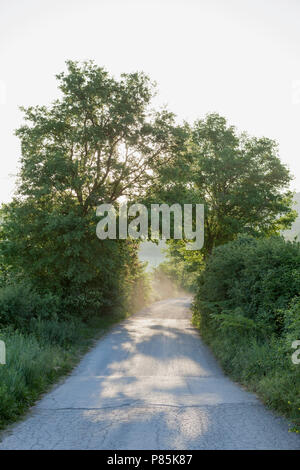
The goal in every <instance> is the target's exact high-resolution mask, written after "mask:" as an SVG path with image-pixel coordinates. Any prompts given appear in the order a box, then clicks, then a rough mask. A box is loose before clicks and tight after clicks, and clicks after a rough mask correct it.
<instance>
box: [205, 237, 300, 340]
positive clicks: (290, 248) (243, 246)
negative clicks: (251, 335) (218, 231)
mask: <svg viewBox="0 0 300 470" xmlns="http://www.w3.org/2000/svg"><path fill="white" fill-rule="evenodd" d="M299 266H300V245H299V243H293V242H285V241H284V239H283V238H281V237H272V238H269V239H267V238H262V239H258V240H257V239H254V238H251V237H240V238H238V239H237V240H236V241H234V242H230V243H228V244H225V245H223V246H220V247H217V248H215V249H214V251H213V255H212V256H211V257H210V258H209V259H208V262H207V265H206V268H205V270H204V271H203V272H202V273H201V275H200V277H199V285H198V290H197V297H196V305H197V306H198V308H199V311H200V310H201V312H202V313H201V317H202V320H201V321H202V325H203V327H205V325H206V324H207V325H209V324H210V322H213V323H214V324H215V322H216V320H215V319H216V318H217V317H216V315H217V314H221V313H224V312H231V314H236V312H237V309H238V311H239V313H240V312H242V315H244V316H245V317H247V318H251V319H253V320H255V322H259V324H260V326H261V331H262V332H263V334H265V332H266V331H272V332H274V333H281V331H282V329H283V313H282V312H283V309H285V308H287V306H288V305H289V303H290V301H291V299H292V298H293V297H294V296H296V295H297V294H298V293H299V292H300V269H299ZM211 313H214V320H212V317H211Z"/></svg>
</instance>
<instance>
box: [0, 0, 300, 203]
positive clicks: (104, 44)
mask: <svg viewBox="0 0 300 470" xmlns="http://www.w3.org/2000/svg"><path fill="white" fill-rule="evenodd" d="M0 58H1V61H0V124H1V125H0V142H1V156H0V203H2V202H8V201H9V200H10V199H11V197H12V194H13V189H14V184H15V178H16V174H17V171H18V161H19V158H20V146H19V142H18V139H17V138H16V137H15V136H14V130H15V129H16V128H18V127H19V126H20V125H21V124H22V113H21V111H20V110H19V108H18V107H19V106H21V105H22V106H29V105H37V104H38V105H42V104H50V103H51V101H53V100H54V99H55V98H56V97H57V96H58V91H57V82H56V79H55V75H56V74H57V73H60V72H61V71H63V70H65V61H66V60H69V59H71V60H78V61H82V60H90V59H92V60H94V61H95V62H96V63H97V64H98V65H99V66H103V67H105V68H106V69H107V70H108V71H109V72H110V73H112V74H113V75H114V76H116V77H118V75H119V74H120V73H122V72H134V71H144V72H145V73H147V74H148V75H149V76H150V77H151V79H152V80H155V81H156V82H157V86H158V91H159V95H158V97H157V98H156V103H155V104H156V105H157V106H160V105H165V104H166V105H168V107H169V108H170V110H172V111H173V112H175V113H176V115H177V116H178V120H179V122H180V121H183V120H187V121H189V122H191V123H192V122H193V121H194V120H195V119H197V118H203V117H204V116H205V114H206V113H209V112H218V113H220V114H221V115H223V116H225V117H226V118H227V119H228V122H229V123H230V124H232V125H235V126H236V127H237V129H238V130H240V131H247V132H248V133H249V134H251V135H256V136H258V137H260V136H266V137H269V138H272V139H275V140H276V141H277V142H278V144H279V151H280V157H281V159H282V161H283V162H284V163H285V164H287V165H288V167H289V168H290V170H291V172H292V174H293V175H294V176H295V179H294V181H293V183H292V186H291V187H292V189H293V190H296V191H300V139H299V124H300V1H299V0H264V1H261V0H159V1H158V0H51V1H49V0H43V1H40V0H0Z"/></svg>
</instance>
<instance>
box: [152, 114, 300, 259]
mask: <svg viewBox="0 0 300 470" xmlns="http://www.w3.org/2000/svg"><path fill="white" fill-rule="evenodd" d="M185 131H186V133H187V135H188V137H187V140H186V149H185V151H184V152H183V151H181V152H180V153H179V154H178V160H177V164H176V165H174V164H172V165H166V167H164V168H158V170H157V173H158V174H159V178H158V180H157V184H156V186H155V187H152V189H151V191H152V194H153V193H156V194H157V195H159V197H160V198H161V199H163V200H165V201H168V202H169V203H171V202H172V203H174V202H180V203H184V202H186V203H188V202H190V203H203V204H204V205H205V232H204V238H205V246H204V253H206V254H209V253H211V251H212V249H213V247H214V246H217V245H220V244H223V243H226V242H228V241H230V240H233V239H235V238H236V237H237V235H238V234H239V233H248V234H251V235H253V236H262V235H266V236H267V235H271V234H276V233H279V231H280V230H282V229H284V228H287V227H289V226H290V225H291V223H292V221H293V220H294V218H295V215H296V214H295V212H294V211H293V210H292V209H291V205H292V193H291V192H290V191H288V189H287V188H288V185H289V183H290V180H291V176H290V173H289V171H288V169H287V168H286V167H285V166H284V165H283V164H282V163H281V161H280V159H279V157H278V150H277V145H276V143H275V142H274V141H272V140H270V139H267V138H265V137H262V138H255V137H249V136H248V135H247V134H245V133H243V134H241V135H238V133H237V131H236V129H235V128H234V127H233V126H229V125H228V124H227V122H226V119H225V118H223V117H221V116H219V115H218V114H209V115H208V116H207V117H206V118H205V119H203V120H198V121H196V122H195V124H194V126H193V127H191V128H189V127H188V126H187V125H186V126H185Z"/></svg>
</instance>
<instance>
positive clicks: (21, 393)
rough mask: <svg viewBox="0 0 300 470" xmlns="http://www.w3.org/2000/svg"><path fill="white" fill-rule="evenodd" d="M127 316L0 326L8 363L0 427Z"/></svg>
mask: <svg viewBox="0 0 300 470" xmlns="http://www.w3.org/2000/svg"><path fill="white" fill-rule="evenodd" d="M127 316H128V315H125V314H115V315H110V316H104V317H101V318H97V319H93V320H91V321H89V323H83V322H80V321H76V322H75V321H74V322H57V321H39V320H33V321H32V322H31V323H30V326H29V328H28V331H27V332H23V331H22V332H21V331H16V330H13V329H12V328H5V329H2V330H0V340H3V341H4V342H5V344H6V364H5V365H0V429H3V428H4V427H5V426H6V425H8V424H9V423H12V422H14V421H16V420H17V419H18V418H20V417H21V416H22V414H24V412H25V411H26V410H27V409H28V408H29V407H30V406H32V405H33V404H34V403H35V401H36V400H37V399H38V398H39V397H40V395H41V394H42V393H44V392H46V391H47V390H48V389H49V388H50V386H51V385H52V384H53V383H55V382H57V381H58V379H59V378H60V377H62V376H64V375H66V374H67V373H68V372H70V371H71V370H72V368H73V367H74V366H75V365H76V364H77V363H78V361H79V360H80V358H81V356H82V354H84V353H85V352H86V351H87V350H88V349H89V347H90V346H91V345H92V344H93V342H94V341H95V340H96V339H98V338H100V337H101V336H102V335H103V334H104V333H105V332H106V331H108V329H109V328H110V327H111V326H112V325H114V324H115V323H117V322H119V321H121V320H123V319H124V318H126V317H127Z"/></svg>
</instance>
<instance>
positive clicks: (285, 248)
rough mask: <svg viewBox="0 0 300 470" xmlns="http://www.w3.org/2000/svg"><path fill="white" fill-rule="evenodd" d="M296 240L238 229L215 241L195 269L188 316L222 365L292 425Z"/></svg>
mask: <svg viewBox="0 0 300 470" xmlns="http://www.w3.org/2000/svg"><path fill="white" fill-rule="evenodd" d="M299 292H300V244H299V243H296V242H286V241H284V239H283V238H281V237H272V238H269V239H266V238H262V239H254V238H251V237H240V238H238V239H237V240H235V241H233V242H230V243H228V244H225V245H223V246H219V247H217V248H215V249H214V250H213V252H212V255H211V256H210V257H209V258H208V260H207V264H206V267H205V270H203V271H202V272H201V273H200V276H199V280H198V289H197V294H196V296H195V300H194V306H193V310H194V312H193V319H194V323H195V324H196V325H197V326H198V327H199V329H200V331H201V335H202V336H203V338H204V339H205V340H206V341H207V342H208V344H209V345H210V346H211V347H212V349H213V351H214V353H215V354H216V356H217V357H218V359H219V360H220V362H221V364H222V366H223V367H224V369H225V371H226V372H227V373H229V374H230V375H231V376H232V377H233V378H234V379H235V380H238V381H240V382H241V383H243V384H245V385H247V386H248V387H249V388H250V390H253V391H255V392H257V393H258V394H259V395H260V396H261V397H262V398H263V399H264V401H265V402H266V403H267V404H268V405H269V406H271V407H272V408H274V409H276V410H278V411H280V412H282V413H285V414H286V415H287V416H289V417H290V418H292V419H293V420H294V421H295V425H296V428H297V426H298V428H297V429H300V413H299V408H300V406H299V404H300V368H299V365H296V364H293V363H292V360H291V356H292V353H293V349H292V348H291V346H292V342H293V341H295V340H299V339H300V301H299V297H298V295H299Z"/></svg>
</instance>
